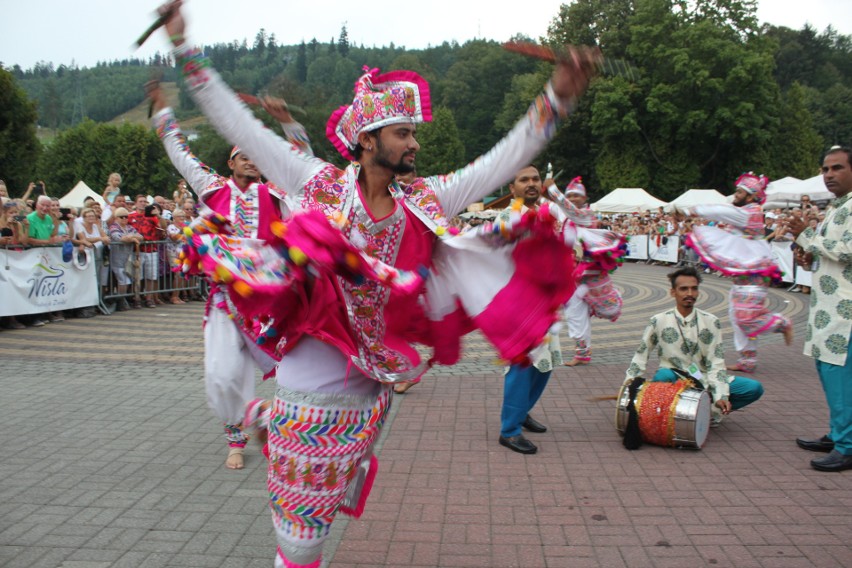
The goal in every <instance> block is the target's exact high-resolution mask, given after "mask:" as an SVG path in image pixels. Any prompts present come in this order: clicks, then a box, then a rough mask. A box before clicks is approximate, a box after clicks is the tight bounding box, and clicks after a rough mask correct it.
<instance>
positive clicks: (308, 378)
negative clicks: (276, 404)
mask: <svg viewBox="0 0 852 568" xmlns="http://www.w3.org/2000/svg"><path fill="white" fill-rule="evenodd" d="M275 381H276V382H277V383H278V386H280V387H282V388H285V389H288V390H292V391H298V392H318V393H326V394H336V393H346V394H371V395H372V394H377V393H378V392H379V390H380V387H381V385H380V384H379V382H378V381H375V380H373V379H371V378H369V377H366V376H364V374H363V373H362V372H361V371H360V370H358V368H356V367H354V366H351V365H349V363H348V361H347V359H346V357H345V356H344V355H343V353H341V352H340V351H339V350H338V349H337V348H336V347H332V346H331V345H329V344H327V343H323V342H322V341H320V340H318V339H314V338H313V337H310V336H305V337H303V338H302V339H300V340H299V343H298V344H297V345H296V347H294V348H293V350H292V351H290V352H289V353H287V355H285V356H284V358H283V359H281V362H280V363H279V364H278V368H277V369H276V370H275Z"/></svg>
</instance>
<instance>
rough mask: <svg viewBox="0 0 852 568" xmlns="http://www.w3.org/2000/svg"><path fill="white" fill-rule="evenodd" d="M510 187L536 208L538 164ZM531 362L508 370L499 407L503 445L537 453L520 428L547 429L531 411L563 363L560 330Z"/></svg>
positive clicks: (508, 210) (504, 216)
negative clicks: (556, 369) (501, 404)
mask: <svg viewBox="0 0 852 568" xmlns="http://www.w3.org/2000/svg"><path fill="white" fill-rule="evenodd" d="M509 190H510V191H511V192H512V195H513V196H514V197H515V199H521V200H523V206H522V207H521V211H520V212H521V213H523V212H525V211H527V210H530V209H532V210H537V209H538V206H539V200H540V199H541V198H542V195H541V191H542V181H541V175H540V174H539V173H538V169H537V168H536V167H535V166H527V167H525V168H523V169H522V170H521V171H519V172H518V173H517V174H515V178H514V179H513V180H512V181H511V182H509ZM513 211H515V207H514V206H510V207H507V208H506V209H504V210H503V211H501V212H500V215H499V216H498V219H500V220H503V221H508V220H509V217H510V215H511V214H512V213H513ZM530 362H531V363H532V364H526V362H524V363H523V364H521V363H515V364H513V365H511V366H509V367H508V368H507V370H506V376H505V377H504V379H503V406H502V409H501V410H500V438H499V442H500V445H501V446H505V447H507V448H509V449H510V450H512V451H513V452H518V453H519V454H534V453H536V452H537V451H538V447H537V446H536V445H535V444H533V443H532V442H530V441H529V440H528V439H527V438H526V437H525V436H524V435H523V433H522V432H521V429H522V428H523V429H525V430H527V431H529V432H534V433H536V434H539V433H542V432H547V426H545V425H544V424H542V423H540V422H539V421H537V420H536V419H534V418H533V417H532V416H530V411H531V410H532V408H533V407H534V406H535V405H536V403H537V402H538V399H539V398H540V397H541V395H542V393H544V389H545V387H546V386H547V382H548V381H549V380H550V374H551V373H552V372H553V368H554V367H557V366H559V365H561V364H562V349H561V347H560V345H559V334H558V333H550V334H548V336H547V338H546V339H545V341H544V343H543V344H542V345H540V346H539V347H538V348H536V349H535V351H533V352H532V353H530Z"/></svg>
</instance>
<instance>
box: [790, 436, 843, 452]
mask: <svg viewBox="0 0 852 568" xmlns="http://www.w3.org/2000/svg"><path fill="white" fill-rule="evenodd" d="M796 444H797V445H798V446H799V447H800V448H802V449H803V450H808V451H811V452H830V451H831V450H833V449H834V442H832V441H831V438H829V437H828V436H823V437H822V438H818V439H816V440H805V439H804V438H796Z"/></svg>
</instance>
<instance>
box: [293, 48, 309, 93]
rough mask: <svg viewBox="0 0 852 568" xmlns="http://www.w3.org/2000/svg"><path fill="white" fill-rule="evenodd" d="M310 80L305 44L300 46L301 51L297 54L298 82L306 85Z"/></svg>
mask: <svg viewBox="0 0 852 568" xmlns="http://www.w3.org/2000/svg"><path fill="white" fill-rule="evenodd" d="M307 78H308V50H307V47H306V46H305V42H304V41H303V42H302V43H300V44H299V51H298V52H297V53H296V80H297V81H299V82H300V83H304V82H305V81H306V80H307Z"/></svg>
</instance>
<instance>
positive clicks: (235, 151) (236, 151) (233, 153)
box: [228, 146, 242, 160]
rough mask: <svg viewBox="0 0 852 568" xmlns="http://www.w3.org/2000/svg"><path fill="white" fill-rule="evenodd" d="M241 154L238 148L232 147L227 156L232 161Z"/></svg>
mask: <svg viewBox="0 0 852 568" xmlns="http://www.w3.org/2000/svg"><path fill="white" fill-rule="evenodd" d="M241 153H242V150H241V149H240V147H239V146H234V147H233V148H231V153H230V154H228V159H229V160H233V159H234V158H236V157H237V154H241Z"/></svg>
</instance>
